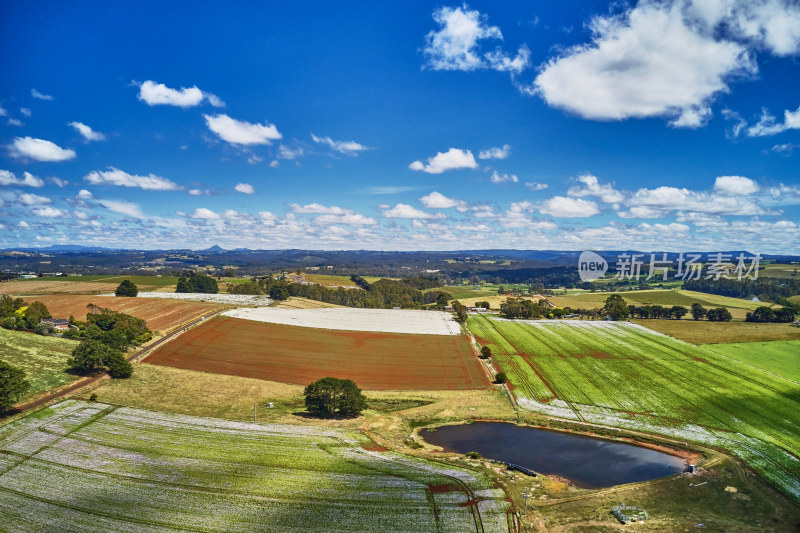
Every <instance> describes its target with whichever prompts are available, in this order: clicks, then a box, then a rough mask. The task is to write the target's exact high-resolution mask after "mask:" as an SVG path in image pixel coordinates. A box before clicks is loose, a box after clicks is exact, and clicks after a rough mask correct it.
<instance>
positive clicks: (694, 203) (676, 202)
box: [626, 186, 770, 215]
mask: <svg viewBox="0 0 800 533" xmlns="http://www.w3.org/2000/svg"><path fill="white" fill-rule="evenodd" d="M626 204H627V205H628V206H631V207H649V208H651V209H657V210H660V211H696V212H698V213H711V214H721V215H722V214H727V215H762V214H770V213H769V212H768V211H767V210H765V209H764V208H762V207H761V206H759V205H758V204H756V203H755V202H753V201H752V200H749V199H745V198H740V197H734V196H723V195H719V194H708V193H703V192H696V191H690V190H689V189H685V188H682V189H679V188H677V187H667V186H662V187H656V188H655V189H646V188H645V189H639V190H638V191H636V193H635V194H634V195H633V196H631V197H630V198H629V199H628V200H627V201H626Z"/></svg>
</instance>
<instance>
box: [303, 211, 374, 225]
mask: <svg viewBox="0 0 800 533" xmlns="http://www.w3.org/2000/svg"><path fill="white" fill-rule="evenodd" d="M346 211H347V212H346V213H343V214H339V215H320V216H318V217H315V218H314V224H317V225H318V226H327V225H330V224H344V225H346V226H372V225H375V224H377V221H376V220H375V219H374V218H370V217H368V216H365V215H362V214H361V213H356V212H353V211H351V210H349V209H348V210H346Z"/></svg>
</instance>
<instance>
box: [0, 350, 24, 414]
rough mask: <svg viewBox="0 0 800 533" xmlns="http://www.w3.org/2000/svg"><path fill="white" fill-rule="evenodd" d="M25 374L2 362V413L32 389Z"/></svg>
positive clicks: (0, 367)
mask: <svg viewBox="0 0 800 533" xmlns="http://www.w3.org/2000/svg"><path fill="white" fill-rule="evenodd" d="M30 385H31V384H30V382H29V381H28V380H26V379H25V372H24V371H22V370H20V369H19V368H17V367H15V366H12V365H10V364H8V363H6V362H5V361H0V411H5V410H7V409H9V408H10V407H11V406H13V405H14V404H15V403H17V401H19V399H20V397H21V396H22V395H23V394H24V393H25V391H27V390H28V388H29V387H30Z"/></svg>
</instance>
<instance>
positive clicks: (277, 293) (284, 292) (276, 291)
mask: <svg viewBox="0 0 800 533" xmlns="http://www.w3.org/2000/svg"><path fill="white" fill-rule="evenodd" d="M269 297H270V298H272V299H273V300H288V299H289V289H288V288H286V286H285V285H273V286H272V288H271V289H270V290H269Z"/></svg>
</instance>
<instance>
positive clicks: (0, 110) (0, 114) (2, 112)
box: [0, 105, 8, 117]
mask: <svg viewBox="0 0 800 533" xmlns="http://www.w3.org/2000/svg"><path fill="white" fill-rule="evenodd" d="M6 115H8V111H6V110H5V109H3V106H1V105H0V117H4V116H6Z"/></svg>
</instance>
